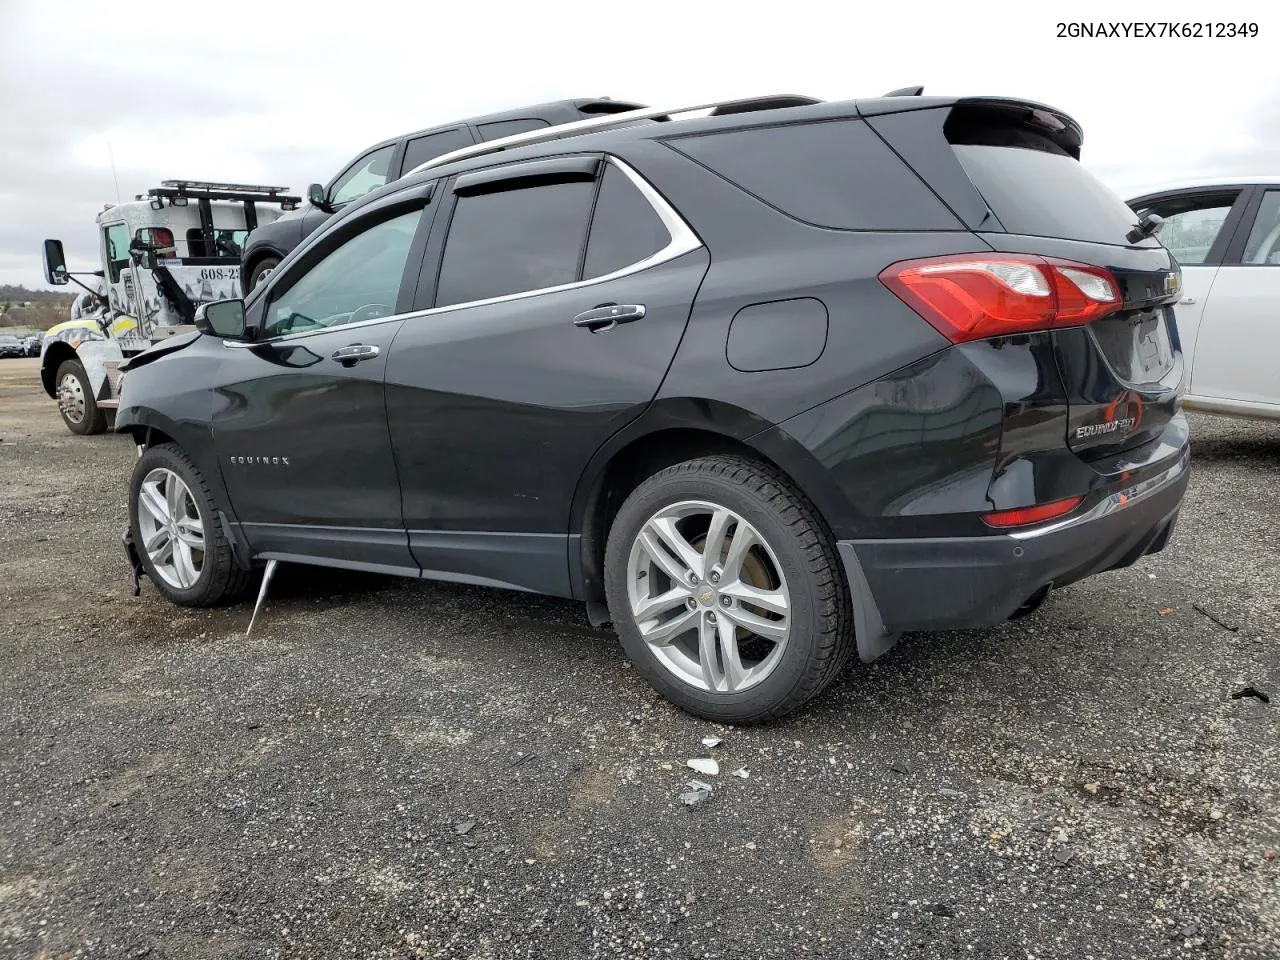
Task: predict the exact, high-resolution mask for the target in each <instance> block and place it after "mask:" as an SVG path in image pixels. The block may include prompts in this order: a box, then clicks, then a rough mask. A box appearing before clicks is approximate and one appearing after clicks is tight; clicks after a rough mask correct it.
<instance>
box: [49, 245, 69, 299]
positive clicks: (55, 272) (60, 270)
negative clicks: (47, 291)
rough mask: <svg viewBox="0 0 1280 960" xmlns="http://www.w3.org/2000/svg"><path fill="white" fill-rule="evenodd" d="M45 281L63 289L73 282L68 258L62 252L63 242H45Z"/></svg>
mask: <svg viewBox="0 0 1280 960" xmlns="http://www.w3.org/2000/svg"><path fill="white" fill-rule="evenodd" d="M44 279H45V282H46V283H50V284H52V285H53V286H55V287H62V286H65V285H66V284H68V283H70V282H71V277H70V275H69V274H68V273H67V258H66V255H65V254H64V253H63V252H62V241H61V240H46V241H45V242H44Z"/></svg>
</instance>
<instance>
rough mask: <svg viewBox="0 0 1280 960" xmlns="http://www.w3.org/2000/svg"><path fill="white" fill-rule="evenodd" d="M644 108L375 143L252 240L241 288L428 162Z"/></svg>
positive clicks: (603, 107)
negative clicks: (342, 213) (335, 218)
mask: <svg viewBox="0 0 1280 960" xmlns="http://www.w3.org/2000/svg"><path fill="white" fill-rule="evenodd" d="M643 106H644V105H643V104H639V103H630V102H626V101H622V100H609V99H606V98H600V99H582V100H558V101H555V102H553V103H538V104H534V105H533V106H529V107H519V108H517V109H515V110H504V111H503V112H501V113H491V114H486V115H485V116H483V117H472V118H471V119H469V120H459V121H457V122H456V123H446V124H444V125H442V126H439V127H431V128H430V129H427V130H418V131H417V132H415V133H407V134H405V135H404V136H401V137H396V138H394V139H391V140H384V141H382V142H381V143H375V144H374V145H373V146H371V147H369V149H367V150H365V151H364V152H363V153H361V154H360V155H359V156H358V157H356V158H355V159H354V160H352V161H351V162H350V163H349V164H347V165H346V166H345V167H343V169H342V172H341V173H339V174H338V175H337V176H336V177H334V178H333V179H332V180H330V181H329V183H328V185H327V186H323V187H322V186H321V185H320V184H318V183H313V184H311V186H310V187H308V188H307V206H305V207H303V208H302V209H301V210H299V211H298V212H297V213H295V214H291V215H288V216H285V217H283V218H282V219H279V220H276V221H274V222H272V223H268V224H264V225H263V226H260V227H258V228H257V229H256V230H254V231H253V232H252V233H251V234H250V235H249V238H248V241H247V243H246V244H245V248H244V253H243V255H242V256H241V261H240V262H241V268H240V278H241V280H240V282H241V285H242V286H243V288H244V292H245V293H246V294H248V293H250V292H251V291H252V290H253V288H254V287H256V286H257V285H258V284H259V283H260V282H261V281H262V278H263V277H265V276H267V275H268V274H269V273H271V271H272V270H274V269H275V268H276V265H277V264H279V263H280V261H281V260H282V259H283V258H284V257H285V255H286V254H288V253H289V251H291V250H292V249H293V248H294V247H296V246H297V245H298V244H300V243H301V242H302V241H303V240H305V239H306V238H307V237H308V236H310V235H311V234H312V232H314V231H315V229H316V228H317V227H319V226H320V224H322V223H324V222H325V220H327V219H328V218H329V217H331V216H332V215H333V214H334V213H336V212H337V211H338V210H341V209H342V208H343V207H345V206H346V205H347V204H349V203H352V202H353V201H355V200H358V199H360V198H361V197H363V196H364V195H365V194H366V193H368V192H369V191H371V190H375V189H377V188H378V187H381V186H383V185H384V184H387V183H390V182H391V181H393V180H398V179H399V178H400V177H401V176H402V175H403V174H406V173H409V172H410V171H411V170H413V168H414V167H417V166H420V165H421V164H423V163H426V162H427V161H428V160H433V159H435V158H436V157H439V156H442V155H443V154H446V153H450V152H452V151H454V150H459V149H461V148H463V147H469V146H472V145H473V144H476V143H483V142H485V141H489V140H497V139H502V138H505V137H510V136H514V135H515V134H518V133H526V132H528V131H530V130H539V129H544V128H546V127H551V126H558V125H560V124H564V123H573V122H575V121H578V120H589V119H591V118H593V117H599V116H602V115H607V114H614V113H624V112H627V111H631V110H639V109H641V108H642V107H643Z"/></svg>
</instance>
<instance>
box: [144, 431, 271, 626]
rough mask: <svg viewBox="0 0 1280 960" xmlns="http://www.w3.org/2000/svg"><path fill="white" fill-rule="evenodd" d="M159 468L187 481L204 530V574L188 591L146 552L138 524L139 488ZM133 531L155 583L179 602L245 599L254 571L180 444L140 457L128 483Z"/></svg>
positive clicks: (203, 603)
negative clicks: (239, 555) (235, 548)
mask: <svg viewBox="0 0 1280 960" xmlns="http://www.w3.org/2000/svg"><path fill="white" fill-rule="evenodd" d="M158 468H164V469H166V470H170V471H172V472H173V473H175V474H177V475H178V476H179V477H180V478H181V479H182V482H183V483H185V484H186V486H187V489H188V490H189V491H190V492H191V499H192V502H193V503H194V505H195V508H196V511H197V513H198V514H199V517H200V524H201V526H202V528H203V532H204V543H205V550H204V555H203V559H202V568H201V570H200V574H199V577H198V578H197V579H196V580H195V582H194V583H193V584H192V585H191V586H190V587H188V588H186V589H181V588H179V587H176V586H174V585H173V584H171V583H169V582H168V581H167V580H166V579H165V578H164V577H163V576H161V575H160V574H159V573H158V572H157V570H156V565H155V563H154V562H153V561H152V559H151V557H150V556H149V555H148V553H147V550H146V548H145V545H144V541H143V536H142V531H141V529H140V527H139V520H138V496H139V491H140V489H141V487H142V483H143V480H144V479H145V478H146V477H147V475H148V474H150V473H151V472H152V471H153V470H156V469H158ZM129 531H130V533H131V534H132V536H133V542H134V545H135V546H136V547H137V550H138V556H139V557H140V558H141V559H142V564H143V566H144V567H145V568H146V571H147V576H148V577H150V578H151V582H152V583H154V584H155V585H156V588H157V589H158V590H159V591H160V592H161V593H162V594H164V595H165V596H166V597H168V598H169V599H170V600H171V601H173V602H174V603H176V604H179V605H180V606H184V607H212V606H217V605H218V604H222V603H228V602H231V601H234V600H237V599H239V598H240V597H242V596H243V595H244V594H245V593H246V592H247V591H248V589H249V587H250V586H251V584H252V582H253V579H254V574H253V572H252V571H249V570H245V569H242V568H241V567H240V566H238V565H237V564H236V561H235V556H234V554H233V552H232V549H231V544H230V542H228V540H227V538H226V536H225V535H224V534H223V530H222V525H221V524H220V523H219V522H218V515H217V511H216V510H215V508H214V505H213V495H212V493H211V492H210V490H209V485H208V484H207V483H205V480H204V477H203V476H202V475H201V473H200V471H199V469H197V467H196V465H195V463H193V462H192V460H191V458H190V457H189V456H187V454H186V453H185V452H184V451H183V450H182V449H181V448H180V447H178V446H177V444H173V443H164V444H160V445H158V446H154V447H148V448H147V449H146V450H145V451H143V454H142V456H141V457H139V458H138V462H137V465H136V466H135V467H134V468H133V476H132V478H131V479H130V481H129Z"/></svg>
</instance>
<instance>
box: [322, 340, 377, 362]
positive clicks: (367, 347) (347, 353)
mask: <svg viewBox="0 0 1280 960" xmlns="http://www.w3.org/2000/svg"><path fill="white" fill-rule="evenodd" d="M377 355H378V348H377V347H376V346H374V345H373V344H372V343H353V344H351V345H349V346H346V347H340V348H338V349H337V350H335V351H333V353H332V355H331V356H330V359H331V360H337V361H338V362H339V363H340V364H342V365H343V366H344V367H354V366H355V365H356V364H357V363H359V362H360V361H361V360H372V359H373V358H374V357H376V356H377Z"/></svg>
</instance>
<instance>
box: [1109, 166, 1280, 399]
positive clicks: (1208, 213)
mask: <svg viewBox="0 0 1280 960" xmlns="http://www.w3.org/2000/svg"><path fill="white" fill-rule="evenodd" d="M1129 206H1130V207H1132V208H1133V209H1134V210H1135V211H1136V212H1138V213H1139V214H1146V213H1154V214H1156V215H1158V216H1160V217H1162V218H1163V219H1164V227H1163V228H1162V229H1161V231H1160V233H1159V239H1160V241H1161V242H1162V243H1163V244H1164V245H1165V246H1166V247H1167V248H1168V249H1169V252H1170V253H1172V254H1173V255H1174V257H1175V258H1177V260H1178V262H1179V263H1180V264H1181V265H1182V297H1181V299H1180V300H1179V301H1178V306H1177V311H1176V312H1177V326H1178V334H1179V337H1180V338H1181V340H1182V351H1183V356H1184V358H1185V362H1186V363H1187V364H1188V369H1189V371H1190V380H1189V386H1188V388H1187V396H1186V399H1185V404H1186V406H1187V407H1190V408H1192V409H1198V410H1207V411H1211V412H1213V413H1224V414H1229V415H1233V416H1243V417H1263V418H1268V419H1280V177H1240V178H1226V179H1220V180H1207V181H1202V182H1200V183H1194V184H1189V183H1184V184H1178V185H1174V186H1167V187H1165V188H1163V189H1160V190H1151V191H1148V192H1147V193H1144V194H1143V195H1141V196H1139V197H1135V198H1134V199H1132V200H1130V201H1129Z"/></svg>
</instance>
